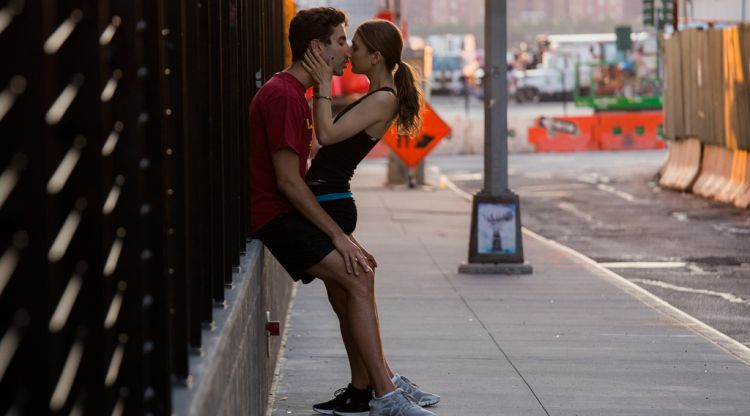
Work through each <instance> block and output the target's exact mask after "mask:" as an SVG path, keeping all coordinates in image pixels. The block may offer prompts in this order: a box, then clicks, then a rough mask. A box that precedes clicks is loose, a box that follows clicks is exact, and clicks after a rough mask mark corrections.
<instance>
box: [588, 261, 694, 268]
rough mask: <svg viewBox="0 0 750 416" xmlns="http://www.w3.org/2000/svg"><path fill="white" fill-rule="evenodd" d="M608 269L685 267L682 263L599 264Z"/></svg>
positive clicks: (629, 262) (637, 262) (631, 262)
mask: <svg viewBox="0 0 750 416" xmlns="http://www.w3.org/2000/svg"><path fill="white" fill-rule="evenodd" d="M599 265H600V266H603V267H606V268H608V269H680V268H683V267H686V266H687V263H685V262H684V261H626V262H612V263H599Z"/></svg>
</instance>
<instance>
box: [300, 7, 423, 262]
mask: <svg viewBox="0 0 750 416" xmlns="http://www.w3.org/2000/svg"><path fill="white" fill-rule="evenodd" d="M402 49H403V40H402V38H401V33H400V31H399V30H398V28H396V26H395V25H393V24H392V23H391V22H388V21H386V20H370V21H367V22H365V23H363V24H362V25H361V26H360V27H359V28H358V29H357V31H356V32H355V34H354V37H353V39H352V52H351V59H350V61H351V64H352V72H354V73H356V74H364V75H366V76H367V78H368V80H369V81H370V89H369V91H368V92H367V94H365V95H364V96H363V97H361V98H360V99H358V100H357V101H355V102H353V103H351V104H349V105H348V106H347V107H346V108H344V109H343V110H342V111H341V112H339V114H337V115H336V118H335V119H334V118H332V116H331V99H330V96H331V77H332V75H333V72H332V69H331V67H330V65H329V64H328V63H327V62H325V60H324V59H323V58H322V57H321V56H320V55H319V54H318V53H317V52H316V51H314V50H313V49H308V51H307V54H306V56H305V60H304V62H303V66H304V67H305V69H307V71H308V72H309V73H310V75H311V76H312V77H313V80H314V81H315V83H316V84H317V90H316V92H315V94H314V95H313V109H314V121H315V123H314V125H315V133H316V137H317V139H318V142H319V143H320V144H321V145H322V147H321V148H320V149H319V150H318V153H317V155H316V156H315V158H314V159H313V161H312V163H311V165H310V169H309V170H308V171H307V174H306V176H305V179H306V181H307V184H308V185H309V186H310V189H311V190H312V191H313V193H314V194H315V196H316V198H317V199H318V202H320V204H321V206H322V207H323V208H324V209H325V210H326V212H327V213H328V215H329V216H331V218H332V219H333V220H334V221H336V223H338V225H339V226H340V227H341V229H342V230H343V231H344V232H345V233H346V234H348V235H351V234H352V233H353V232H354V229H355V227H356V223H357V209H356V205H355V204H354V199H353V196H352V193H351V188H350V180H351V178H352V176H353V175H354V171H355V169H356V168H357V165H358V164H359V163H360V162H361V161H362V160H363V159H364V158H365V156H367V154H368V153H369V152H370V150H372V148H373V147H375V145H376V144H377V143H378V141H379V140H380V138H381V137H382V136H383V135H384V134H385V132H386V131H387V130H388V129H389V128H390V126H391V124H392V123H393V122H394V121H395V122H396V125H397V127H398V130H399V134H407V135H415V134H416V133H417V132H418V131H419V128H420V127H421V119H420V116H419V110H420V105H421V100H422V92H421V89H420V87H419V84H418V83H417V78H416V75H415V73H414V70H413V69H412V68H411V67H410V66H409V65H408V64H406V63H404V62H402V61H401V52H402ZM355 241H356V240H355ZM363 252H364V253H365V255H366V257H367V258H368V259H369V260H370V263H372V264H373V265H374V264H375V261H374V258H372V256H371V255H369V253H367V252H366V251H364V250H363Z"/></svg>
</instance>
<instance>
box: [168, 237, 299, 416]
mask: <svg viewBox="0 0 750 416" xmlns="http://www.w3.org/2000/svg"><path fill="white" fill-rule="evenodd" d="M246 253H247V254H246V255H245V256H243V258H242V259H241V260H240V271H239V272H236V273H233V276H232V283H233V286H232V287H231V288H227V289H226V291H225V299H226V307H222V308H216V309H214V314H213V318H214V322H213V325H211V326H210V328H209V327H208V326H207V328H206V329H204V330H203V337H202V340H203V346H202V348H201V351H200V354H195V355H193V356H192V357H191V358H190V373H191V378H192V383H191V385H190V386H176V387H174V388H173V409H174V414H175V415H211V416H221V415H240V414H241V415H262V414H264V412H265V408H266V406H267V400H266V398H267V397H268V394H269V390H270V386H271V382H272V380H273V372H274V368H275V366H276V358H277V351H278V349H279V348H280V347H281V341H280V339H279V338H280V337H271V339H269V337H268V336H267V333H266V329H265V324H266V316H267V313H268V315H270V319H271V320H278V321H281V322H282V324H283V323H284V322H285V320H286V319H285V318H286V314H287V313H288V306H289V302H290V300H291V299H290V297H291V293H292V290H291V289H292V280H291V279H290V278H289V277H288V275H286V272H284V270H283V268H281V266H280V265H278V263H277V262H276V260H275V259H274V258H273V256H272V255H270V253H267V252H265V250H264V248H263V245H262V244H261V243H260V242H259V241H257V240H252V241H250V242H249V243H248V244H247V248H246ZM282 332H283V328H282Z"/></svg>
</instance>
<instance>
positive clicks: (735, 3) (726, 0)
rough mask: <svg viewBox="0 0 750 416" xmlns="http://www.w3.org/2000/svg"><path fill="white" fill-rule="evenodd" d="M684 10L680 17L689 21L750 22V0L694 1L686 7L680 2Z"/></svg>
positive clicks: (681, 11)
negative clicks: (685, 17)
mask: <svg viewBox="0 0 750 416" xmlns="http://www.w3.org/2000/svg"><path fill="white" fill-rule="evenodd" d="M680 3H681V4H680V5H681V6H683V10H680V11H679V13H680V16H687V17H688V20H693V19H696V20H704V21H705V20H713V21H716V22H718V23H735V22H741V21H745V22H748V21H750V0H692V1H691V2H690V3H689V4H687V5H685V2H684V1H680Z"/></svg>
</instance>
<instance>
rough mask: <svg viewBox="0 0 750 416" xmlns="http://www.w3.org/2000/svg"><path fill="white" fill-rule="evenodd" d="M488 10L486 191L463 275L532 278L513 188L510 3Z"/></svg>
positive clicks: (480, 196)
mask: <svg viewBox="0 0 750 416" xmlns="http://www.w3.org/2000/svg"><path fill="white" fill-rule="evenodd" d="M484 7H485V9H484V10H485V21H484V40H485V57H486V60H485V67H486V70H485V78H484V188H483V189H482V190H481V191H480V192H479V193H477V194H475V195H474V198H473V201H472V208H471V234H470V237H469V258H468V260H469V261H468V263H462V264H460V265H459V266H458V272H459V273H469V274H529V273H531V272H532V267H531V265H530V264H528V263H524V256H523V238H522V234H521V209H520V205H521V201H520V200H519V198H518V195H516V194H514V193H513V192H511V191H510V190H509V189H508V80H507V77H506V74H507V72H508V62H507V58H506V50H507V46H506V45H507V22H508V20H507V0H485V2H484ZM507 221H511V222H512V225H511V226H510V227H508V226H504V227H503V230H502V231H501V230H500V229H499V227H498V224H500V223H501V222H507ZM509 228H510V229H509ZM480 240H481V241H480Z"/></svg>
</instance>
